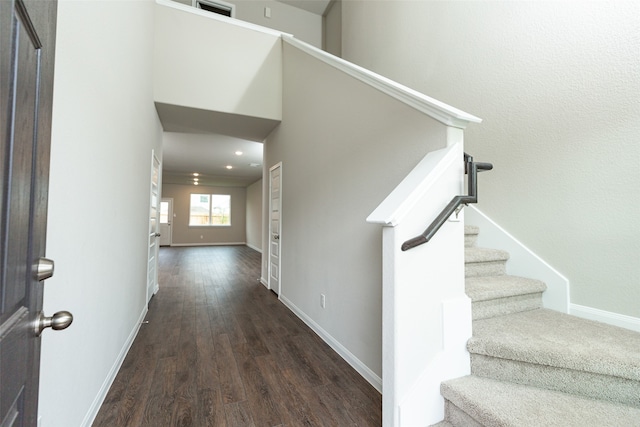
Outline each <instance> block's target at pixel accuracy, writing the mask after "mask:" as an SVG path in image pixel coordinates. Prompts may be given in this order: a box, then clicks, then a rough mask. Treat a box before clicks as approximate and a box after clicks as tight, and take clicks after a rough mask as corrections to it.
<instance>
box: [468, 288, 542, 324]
mask: <svg viewBox="0 0 640 427" xmlns="http://www.w3.org/2000/svg"><path fill="white" fill-rule="evenodd" d="M541 307H542V292H540V293H534V294H526V295H516V296H513V297H506V298H496V299H492V300H486V301H475V302H473V304H472V305H471V313H472V316H473V320H480V319H489V318H492V317H497V316H504V315H506V314H512V313H520V312H523V311H530V310H536V309H538V308H541Z"/></svg>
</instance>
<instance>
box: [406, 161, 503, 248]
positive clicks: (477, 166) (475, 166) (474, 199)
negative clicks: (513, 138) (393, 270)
mask: <svg viewBox="0 0 640 427" xmlns="http://www.w3.org/2000/svg"><path fill="white" fill-rule="evenodd" d="M464 163H465V174H466V175H467V191H468V192H469V194H467V195H462V196H455V197H454V198H453V199H451V201H450V202H449V204H448V205H447V206H446V207H445V208H444V209H443V210H442V212H440V214H439V215H438V216H437V217H436V219H434V220H433V222H432V223H431V224H430V225H429V227H427V229H426V230H424V232H423V233H422V234H421V235H419V236H416V237H414V238H413V239H409V240H407V241H406V242H404V243H403V244H402V250H403V251H406V250H409V249H411V248H415V247H416V246H420V245H422V244H424V243H427V242H428V241H429V240H431V238H432V237H433V236H434V235H435V234H436V233H437V232H438V230H439V229H440V227H442V225H443V224H444V223H445V222H446V221H447V219H448V218H449V217H450V216H451V215H452V214H454V213H455V214H456V216H457V215H458V214H459V213H460V211H461V210H462V208H463V207H465V206H467V205H468V204H469V203H478V172H482V171H490V170H491V169H493V165H492V164H491V163H480V162H474V161H473V157H471V156H470V155H468V154H467V153H464Z"/></svg>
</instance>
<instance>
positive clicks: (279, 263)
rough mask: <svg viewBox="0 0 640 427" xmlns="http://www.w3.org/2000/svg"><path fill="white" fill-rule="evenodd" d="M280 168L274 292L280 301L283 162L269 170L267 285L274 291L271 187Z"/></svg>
mask: <svg viewBox="0 0 640 427" xmlns="http://www.w3.org/2000/svg"><path fill="white" fill-rule="evenodd" d="M278 168H280V221H279V224H280V230H278V234H279V236H280V237H279V239H278V240H279V244H278V289H277V290H274V291H277V292H276V293H277V294H278V299H280V295H281V293H282V292H281V291H282V162H278V163H276V164H275V165H273V166H271V167H270V168H269V201H268V205H269V210H268V217H269V235H268V236H269V238H268V244H267V247H268V250H267V266H268V268H267V284H268V288H269V289H271V290H273V286H272V284H271V255H272V254H271V252H272V249H271V237H272V236H273V230H272V224H271V200H272V197H271V195H272V186H271V174H272V173H273V171H274V170H276V169H278Z"/></svg>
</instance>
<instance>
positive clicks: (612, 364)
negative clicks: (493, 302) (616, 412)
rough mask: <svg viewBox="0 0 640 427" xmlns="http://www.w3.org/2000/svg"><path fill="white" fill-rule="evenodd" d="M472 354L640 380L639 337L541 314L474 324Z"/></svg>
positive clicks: (566, 317) (597, 324) (596, 324)
mask: <svg viewBox="0 0 640 427" xmlns="http://www.w3.org/2000/svg"><path fill="white" fill-rule="evenodd" d="M467 348H468V349H469V351H470V352H471V353H477V354H484V355H487V356H493V357H499V358H502V359H511V360H517V361H521V362H527V363H535V364H539V365H545V366H553V367H558V368H564V369H573V370H579V371H586V372H593V373H597V374H602V375H612V376H617V377H620V378H628V379H631V380H636V381H640V333H638V332H634V331H631V330H627V329H623V328H618V327H615V326H611V325H607V324H604V323H600V322H595V321H591V320H586V319H582V318H578V317H575V316H570V315H567V314H563V313H559V312H555V311H551V310H547V309H538V310H532V311H526V312H521V313H514V314H509V315H506V316H500V317H494V318H489V319H482V320H477V321H474V324H473V337H472V338H471V339H470V340H469V342H468V344H467Z"/></svg>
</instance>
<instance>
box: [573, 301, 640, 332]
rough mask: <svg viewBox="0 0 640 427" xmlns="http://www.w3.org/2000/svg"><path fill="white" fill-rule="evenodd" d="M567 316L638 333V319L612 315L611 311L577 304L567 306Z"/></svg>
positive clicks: (639, 328) (639, 324)
mask: <svg viewBox="0 0 640 427" xmlns="http://www.w3.org/2000/svg"><path fill="white" fill-rule="evenodd" d="M569 314H572V315H574V316H577V317H582V318H583V319H589V320H595V321H597V322H602V323H607V324H609V325H613V326H618V327H620V328H625V329H631V330H632V331H636V332H640V318H638V317H633V316H627V315H624V314H618V313H613V312H611V311H604V310H600V309H598V308H593V307H586V306H584V305H578V304H569Z"/></svg>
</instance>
